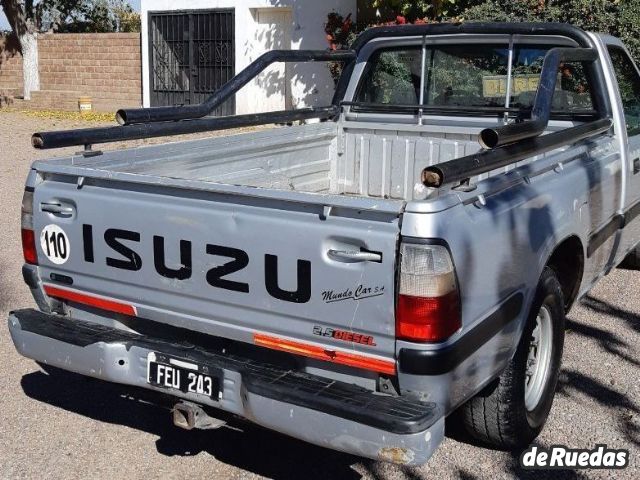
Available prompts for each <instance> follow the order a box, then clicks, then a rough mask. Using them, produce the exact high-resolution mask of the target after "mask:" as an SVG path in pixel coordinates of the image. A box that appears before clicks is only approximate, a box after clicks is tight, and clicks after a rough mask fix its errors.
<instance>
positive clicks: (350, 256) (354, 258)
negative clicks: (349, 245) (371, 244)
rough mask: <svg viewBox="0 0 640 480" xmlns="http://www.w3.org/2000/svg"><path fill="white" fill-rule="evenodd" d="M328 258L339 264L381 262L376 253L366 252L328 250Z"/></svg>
mask: <svg viewBox="0 0 640 480" xmlns="http://www.w3.org/2000/svg"><path fill="white" fill-rule="evenodd" d="M327 254H328V255H329V257H330V258H332V259H333V260H337V261H339V262H346V263H355V262H377V263H381V262H382V254H381V253H378V252H368V251H366V250H364V251H363V250H333V249H331V250H329V251H328V252H327Z"/></svg>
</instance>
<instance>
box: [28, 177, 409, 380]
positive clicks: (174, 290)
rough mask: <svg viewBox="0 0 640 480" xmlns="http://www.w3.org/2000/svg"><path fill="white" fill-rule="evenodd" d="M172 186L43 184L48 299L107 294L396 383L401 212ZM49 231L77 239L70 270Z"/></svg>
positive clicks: (202, 327) (155, 313)
mask: <svg viewBox="0 0 640 480" xmlns="http://www.w3.org/2000/svg"><path fill="white" fill-rule="evenodd" d="M41 174H42V172H41ZM163 183H164V185H162V186H158V185H156V186H155V187H154V186H153V185H152V184H151V183H146V184H145V183H144V182H142V183H133V182H122V181H116V180H115V179H107V178H102V179H100V178H93V179H91V180H89V179H86V180H85V182H84V185H83V186H82V187H81V188H79V187H78V184H77V177H75V176H72V175H65V176H58V175H46V174H45V175H44V180H43V181H42V182H41V183H39V184H38V185H37V187H36V189H35V193H34V230H35V235H36V238H39V239H40V241H38V242H37V249H38V258H39V264H40V274H41V278H42V279H43V282H44V283H45V285H47V284H48V285H49V286H50V287H49V290H50V294H51V295H52V296H56V295H57V296H59V297H61V298H65V294H64V292H65V291H71V292H76V293H78V292H79V293H86V294H89V295H96V296H98V297H106V298H107V299H110V300H115V301H117V302H121V303H124V304H129V305H132V306H133V307H134V311H135V314H136V315H137V316H139V317H142V318H147V319H150V320H155V321H159V322H164V323H167V324H172V325H176V326H180V327H183V328H188V329H191V330H195V331H199V332H203V333H207V334H212V335H216V336H220V337H224V338H230V339H235V340H239V341H244V342H250V343H257V344H259V345H263V346H269V347H271V348H279V349H284V350H288V351H295V349H297V348H299V347H300V344H304V345H307V346H309V348H308V349H307V350H305V351H304V352H303V354H304V355H306V356H311V357H316V358H322V359H324V360H331V359H332V358H333V357H335V356H336V353H335V352H338V353H337V355H338V356H339V355H341V354H342V355H343V357H342V358H346V359H347V362H341V363H347V364H348V365H352V366H356V367H357V366H360V365H359V364H358V360H357V359H361V358H365V359H370V360H371V361H372V363H371V364H370V365H369V364H368V366H365V368H369V369H371V370H378V371H384V372H387V373H392V372H391V371H390V367H389V365H392V366H393V365H394V363H393V358H394V356H395V324H394V281H395V262H396V248H397V242H398V236H399V215H400V213H401V212H400V210H401V208H398V209H397V211H395V212H393V211H392V208H390V207H389V205H385V208H381V211H375V210H371V209H369V210H366V209H361V210H359V209H356V208H353V207H351V208H347V207H344V206H332V205H331V204H327V205H322V202H321V201H319V199H321V198H322V197H323V196H322V195H314V194H306V195H308V197H309V198H310V199H311V198H312V199H313V201H312V202H309V203H305V202H300V201H284V200H282V201H278V200H277V199H274V198H273V195H272V196H271V197H272V198H266V197H261V196H260V195H257V196H247V195H235V194H232V193H230V192H229V191H228V188H227V191H226V192H225V193H220V192H215V191H203V190H196V189H184V188H173V187H171V186H169V185H167V182H166V179H165V182H163ZM227 187H228V186H227ZM214 190H215V189H214ZM254 191H255V189H254ZM271 192H272V191H271ZM285 193H286V192H285ZM304 195H305V194H300V193H297V196H298V199H299V198H304ZM326 197H327V198H328V199H330V198H331V197H330V196H326ZM349 200H350V201H351V202H352V203H353V200H354V199H353V198H351V199H349ZM382 202H384V200H383V201H382ZM47 205H59V206H62V207H63V209H66V210H65V212H66V213H64V214H61V213H60V212H55V211H54V212H50V211H46V210H52V209H51V208H50V207H48V206H47ZM329 207H331V208H329ZM43 208H44V211H43ZM53 210H56V208H53ZM51 225H56V226H58V227H60V228H61V229H62V230H63V232H64V234H65V235H66V237H67V240H66V242H67V243H68V245H67V250H68V252H67V254H66V258H65V259H64V261H61V259H60V258H55V252H54V251H52V249H51V246H52V245H50V248H49V252H48V253H49V256H47V252H46V251H45V249H47V246H46V240H45V239H44V235H45V231H48V232H52V231H53V230H52V228H53V229H54V230H56V229H55V227H50V226H51ZM47 226H49V227H48V228H46V227H47ZM49 240H50V239H49ZM345 252H346V253H345ZM52 255H53V256H52ZM52 260H55V261H52ZM52 274H53V275H52ZM56 274H57V275H56ZM60 275H62V276H63V277H60ZM66 277H68V278H66ZM61 278H62V279H63V282H62V283H60V281H59V280H60V279H61ZM55 279H57V280H58V282H56V281H54V280H55ZM69 279H71V280H72V282H73V283H72V285H68V283H69V281H70V280H69ZM64 282H67V283H66V284H65V283H64ZM51 286H52V287H54V288H55V289H56V290H52V289H51ZM51 292H54V293H51ZM55 292H57V293H55ZM61 292H62V293H61ZM305 348H306V347H305ZM325 357H326V358H325ZM351 358H356V361H355V362H353V361H350V360H349V359H351ZM371 365H373V367H371ZM376 365H378V367H379V368H376ZM392 369H393V367H391V370H392Z"/></svg>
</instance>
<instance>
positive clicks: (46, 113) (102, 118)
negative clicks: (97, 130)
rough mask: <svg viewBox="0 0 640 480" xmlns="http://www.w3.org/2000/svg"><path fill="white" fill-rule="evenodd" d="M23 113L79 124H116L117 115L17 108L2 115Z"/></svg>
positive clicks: (3, 110)
mask: <svg viewBox="0 0 640 480" xmlns="http://www.w3.org/2000/svg"><path fill="white" fill-rule="evenodd" d="M2 112H6V113H21V114H23V115H25V116H27V117H32V118H43V119H47V120H73V121H77V122H114V123H115V114H113V113H98V112H87V113H80V112H67V111H63V110H20V109H17V108H2V109H0V113H2Z"/></svg>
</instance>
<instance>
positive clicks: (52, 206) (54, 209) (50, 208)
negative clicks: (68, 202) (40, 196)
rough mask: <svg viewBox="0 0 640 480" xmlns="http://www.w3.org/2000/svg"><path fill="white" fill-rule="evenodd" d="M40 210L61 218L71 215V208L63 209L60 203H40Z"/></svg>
mask: <svg viewBox="0 0 640 480" xmlns="http://www.w3.org/2000/svg"><path fill="white" fill-rule="evenodd" d="M40 209H41V210H42V211H43V212H48V213H53V214H54V215H60V216H63V217H70V216H72V215H73V207H65V206H64V205H61V204H60V203H41V204H40Z"/></svg>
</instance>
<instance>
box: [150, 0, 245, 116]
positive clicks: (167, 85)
mask: <svg viewBox="0 0 640 480" xmlns="http://www.w3.org/2000/svg"><path fill="white" fill-rule="evenodd" d="M234 39H235V35H234V9H216V10H197V11H172V12H151V13H149V58H150V62H151V64H150V68H149V72H150V76H151V78H150V90H151V106H165V105H187V104H196V103H200V102H202V101H203V100H204V99H206V98H207V97H208V96H209V95H211V94H212V93H213V92H214V91H215V90H217V89H218V88H220V87H221V86H222V85H224V84H225V83H226V82H227V81H228V80H230V79H231V78H232V77H233V76H234V74H235V60H234V59H235V49H234V46H235V40H234ZM234 113H235V99H234V98H231V99H229V100H227V101H226V102H225V103H224V104H222V105H221V106H220V107H219V108H218V109H216V111H215V112H214V115H217V116H220V115H233V114H234Z"/></svg>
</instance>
